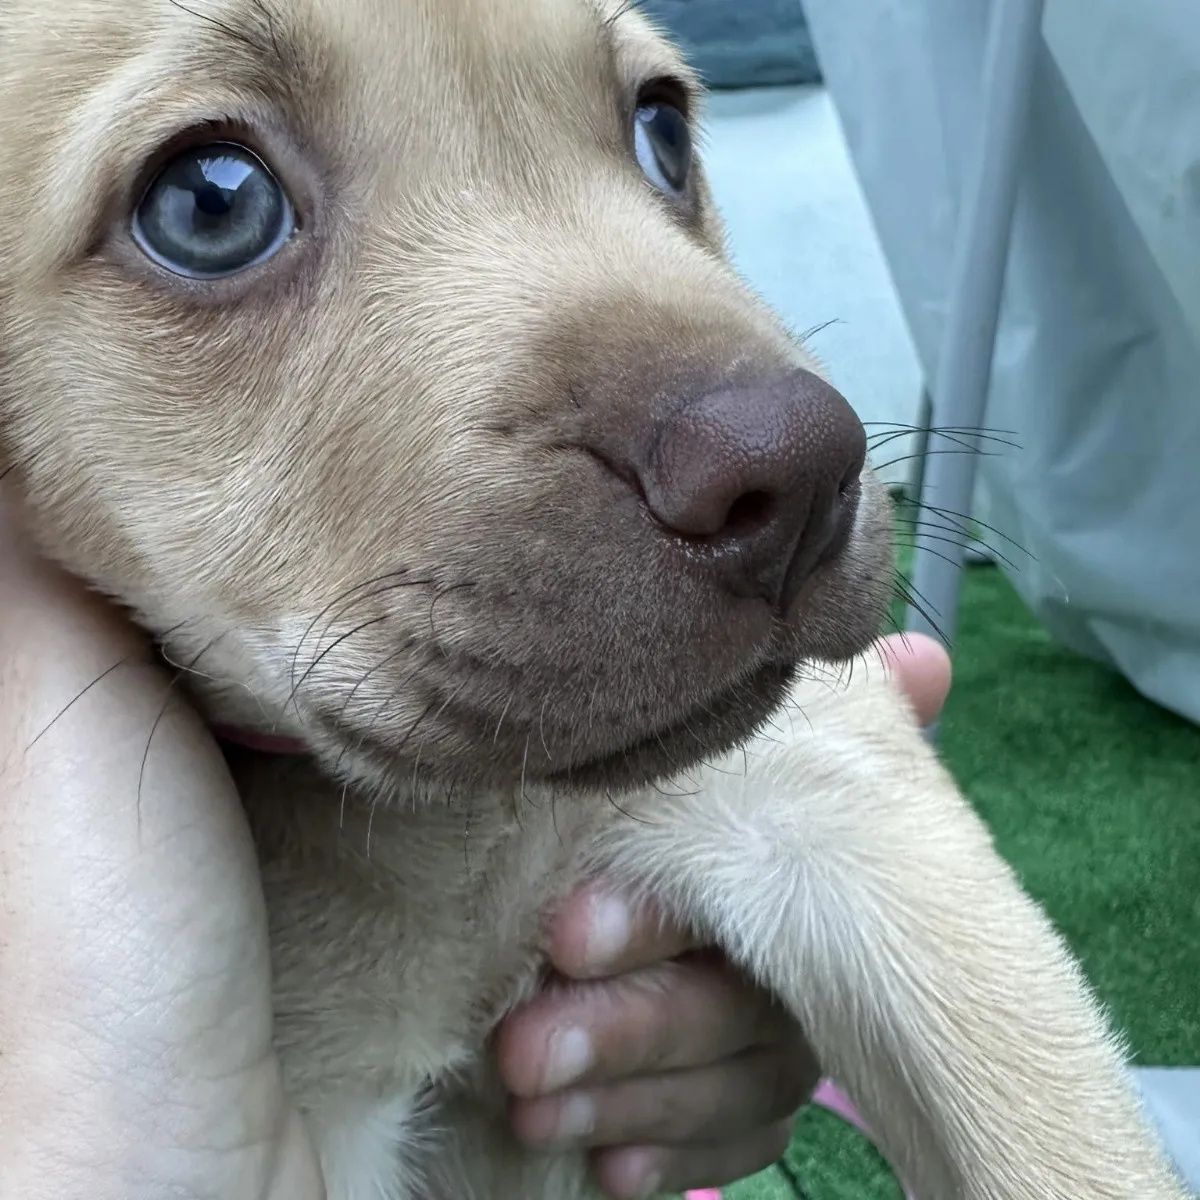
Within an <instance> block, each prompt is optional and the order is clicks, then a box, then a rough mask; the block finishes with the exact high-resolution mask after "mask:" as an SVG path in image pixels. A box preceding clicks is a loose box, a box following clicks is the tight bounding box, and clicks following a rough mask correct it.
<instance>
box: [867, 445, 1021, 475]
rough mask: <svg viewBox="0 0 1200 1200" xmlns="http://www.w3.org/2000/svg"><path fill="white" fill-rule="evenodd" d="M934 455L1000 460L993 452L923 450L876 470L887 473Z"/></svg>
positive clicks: (889, 461)
mask: <svg viewBox="0 0 1200 1200" xmlns="http://www.w3.org/2000/svg"><path fill="white" fill-rule="evenodd" d="M933 454H973V455H975V457H976V458H999V457H1000V456H999V455H998V454H995V453H994V452H993V451H991V450H974V449H972V450H922V451H921V452H920V453H919V454H903V455H901V456H900V457H899V458H890V459H888V461H887V462H885V463H880V464H879V465H878V466H877V467H876V468H875V470H876V471H886V470H887V469H888V467H895V466H899V465H900V463H905V462H912V460H913V459H916V458H928V457H930V455H933Z"/></svg>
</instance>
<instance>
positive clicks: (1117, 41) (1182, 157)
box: [804, 0, 1200, 721]
mask: <svg viewBox="0 0 1200 1200" xmlns="http://www.w3.org/2000/svg"><path fill="white" fill-rule="evenodd" d="M992 2H993V3H1002V0H992ZM804 6H805V10H806V12H807V14H808V18H809V23H810V27H811V30H812V34H813V37H814V40H815V43H816V47H817V52H818V54H819V56H820V59H821V65H822V68H823V70H824V73H825V77H826V81H827V83H828V86H829V88H830V90H831V92H832V95H833V98H834V101H835V103H836V105H837V108H838V111H839V114H840V116H841V119H842V122H843V125H844V127H845V131H846V134H847V138H848V141H849V144H850V149H851V154H852V156H853V158H854V161H855V166H856V169H857V171H858V173H859V176H860V179H861V181H862V184H863V188H864V191H865V193H866V196H867V201H868V204H869V206H870V208H871V212H872V216H873V218H874V221H875V223H876V226H877V229H878V232H879V235H880V240H881V242H882V244H883V248H884V252H885V255H886V257H887V260H888V263H889V267H890V269H891V272H892V275H893V278H894V281H895V283H896V287H897V290H898V292H899V294H900V298H901V303H902V305H903V307H904V310H905V314H906V317H907V320H908V323H909V326H910V328H911V331H912V334H913V338H914V340H915V342H916V345H917V349H918V353H919V355H920V357H921V358H922V360H923V365H924V368H925V371H926V376H927V378H932V375H933V370H932V368H933V365H934V363H935V361H936V356H937V354H938V349H939V346H940V344H941V333H942V327H943V324H944V318H945V308H946V305H945V292H946V280H947V274H948V269H949V261H950V252H951V246H952V244H953V238H954V231H955V226H956V219H957V198H958V196H959V190H960V181H961V179H962V175H963V170H964V163H965V160H966V158H967V151H968V149H969V147H970V146H971V143H972V139H973V138H974V137H975V127H976V117H977V111H978V109H977V105H978V99H979V84H980V65H981V61H982V52H983V41H984V37H985V32H986V24H987V18H988V12H989V3H988V0H805V5H804ZM1045 35H1046V39H1045V40H1046V45H1045V48H1044V50H1043V52H1042V53H1041V55H1040V61H1039V63H1038V70H1037V75H1036V84H1035V87H1036V91H1035V94H1034V96H1033V98H1032V103H1033V120H1032V128H1031V131H1030V135H1029V141H1028V146H1027V148H1026V155H1025V164H1024V170H1023V176H1022V183H1021V191H1020V197H1019V200H1018V206H1017V215H1016V222H1015V228H1014V236H1013V245H1012V252H1011V257H1010V261H1009V269H1008V277H1007V283H1006V289H1005V301H1004V309H1003V316H1002V321H1001V329H1000V336H999V342H998V346H997V353H996V362H995V367H994V372H993V383H992V393H991V398H990V402H989V412H988V418H987V424H988V425H990V426H995V427H1000V428H1005V429H1011V430H1015V431H1017V434H1018V437H1017V439H1016V440H1017V441H1019V442H1021V443H1022V446H1023V449H1022V450H1021V451H1020V452H1008V453H1005V454H1004V455H1003V456H1001V457H997V458H989V459H986V460H984V462H983V463H982V478H981V484H980V492H981V495H980V497H979V500H978V502H977V512H978V514H979V515H980V516H981V517H982V518H983V520H985V521H987V522H988V524H990V525H993V526H995V527H997V528H998V529H1001V530H1003V531H1004V532H1005V533H1007V534H1008V535H1009V536H1011V537H1012V538H1014V539H1016V540H1017V541H1018V542H1020V543H1021V544H1022V545H1023V546H1024V547H1025V548H1026V549H1027V550H1028V551H1029V552H1030V554H1031V555H1033V556H1034V558H1033V559H1028V558H1022V557H1021V556H1014V557H1015V558H1016V561H1017V563H1018V565H1019V567H1020V570H1019V572H1014V573H1012V579H1013V582H1014V583H1015V585H1016V586H1017V588H1018V590H1019V591H1020V592H1021V593H1022V595H1023V596H1024V598H1025V600H1026V601H1027V602H1028V603H1029V605H1030V606H1031V607H1032V608H1033V610H1034V611H1035V612H1036V613H1037V615H1038V616H1039V617H1040V618H1041V619H1042V620H1043V621H1044V623H1045V624H1046V625H1047V626H1048V627H1049V628H1050V629H1051V631H1052V632H1054V633H1055V634H1056V635H1057V636H1058V637H1060V638H1061V639H1062V640H1063V641H1064V642H1066V643H1068V644H1070V645H1071V646H1073V647H1075V648H1076V649H1078V650H1080V651H1082V652H1084V653H1087V654H1090V655H1093V656H1095V657H1098V658H1102V659H1105V660H1107V661H1109V662H1111V663H1113V664H1114V665H1116V666H1117V667H1118V668H1120V669H1121V670H1122V671H1123V672H1124V673H1125V674H1126V675H1127V677H1128V678H1129V679H1130V680H1131V681H1132V682H1133V683H1134V685H1135V686H1136V687H1138V688H1139V689H1140V690H1141V691H1142V692H1143V693H1144V694H1145V695H1147V696H1149V697H1151V698H1152V699H1154V700H1156V701H1158V702H1159V703H1161V704H1163V705H1166V706H1168V707H1170V708H1173V709H1175V710H1176V711H1178V712H1180V713H1183V714H1185V715H1186V716H1189V717H1191V718H1192V719H1193V720H1197V721H1200V2H1198V0H1136V3H1130V2H1129V0H1050V3H1049V4H1047V15H1046V25H1045ZM931 499H932V501H933V503H936V502H937V500H936V498H932V497H931ZM1000 545H1001V548H1005V549H1007V548H1006V547H1005V546H1004V544H1003V543H1001V544H1000ZM1009 552H1010V553H1011V551H1009Z"/></svg>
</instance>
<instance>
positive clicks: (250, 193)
mask: <svg viewBox="0 0 1200 1200" xmlns="http://www.w3.org/2000/svg"><path fill="white" fill-rule="evenodd" d="M295 231H296V215H295V212H294V211H293V209H292V204H291V201H290V200H289V199H288V197H287V194H286V193H285V192H284V190H283V188H282V187H281V186H280V184H279V181H278V180H277V179H276V178H275V176H274V175H272V174H271V171H270V170H269V168H268V167H267V166H266V164H265V163H264V162H263V161H262V159H260V158H259V157H258V156H257V155H256V154H253V153H252V152H251V151H249V150H247V149H246V148H245V147H244V146H238V145H235V144H233V143H232V142H217V143H214V144H212V145H208V146H195V147H193V148H192V149H190V150H185V151H183V153H182V154H179V155H177V156H176V157H175V158H173V159H172V160H171V161H170V162H169V163H167V165H166V166H165V167H164V168H163V169H162V170H161V171H160V172H159V174H158V175H157V176H156V178H155V179H154V181H153V182H152V183H151V184H150V186H149V187H148V188H147V189H146V194H145V196H143V197H142V202H141V203H140V204H139V205H138V208H137V211H136V212H135V213H134V216H133V237H134V240H135V241H136V242H137V244H138V245H139V246H140V247H141V248H142V250H143V251H144V252H145V253H146V254H147V255H148V256H149V257H150V258H151V259H153V260H154V262H156V263H158V264H159V266H162V267H165V268H166V269H167V270H168V271H173V272H174V273H175V274H176V275H184V276H187V277H188V278H189V279H220V278H222V277H224V276H226V275H236V274H237V273H238V272H239V271H244V270H246V269H247V268H249V267H253V266H257V265H258V264H259V263H262V262H265V261H266V260H267V259H269V258H271V257H272V256H273V255H274V254H276V253H278V251H279V250H280V249H281V248H282V247H283V246H284V245H285V244H286V243H287V241H288V239H289V238H290V237H291V236H292V234H293V233H295Z"/></svg>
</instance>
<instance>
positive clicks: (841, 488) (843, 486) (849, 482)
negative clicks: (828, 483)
mask: <svg viewBox="0 0 1200 1200" xmlns="http://www.w3.org/2000/svg"><path fill="white" fill-rule="evenodd" d="M860 474H862V468H861V467H859V466H853V467H851V468H850V470H849V471H847V472H846V474H845V475H843V476H842V482H841V483H839V484H838V495H839V496H840V497H841V498H842V499H843V500H845V499H847V497H849V496H850V495H851V493H853V492H854V490H855V489H856V488H857V487H858V477H859V475H860Z"/></svg>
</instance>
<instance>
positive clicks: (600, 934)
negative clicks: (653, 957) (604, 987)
mask: <svg viewBox="0 0 1200 1200" xmlns="http://www.w3.org/2000/svg"><path fill="white" fill-rule="evenodd" d="M632 936H633V914H632V913H631V912H630V911H629V905H628V903H626V901H625V900H624V899H622V898H621V897H620V896H611V895H599V896H597V897H596V898H595V899H594V900H593V901H592V911H591V922H590V923H589V925H588V933H587V943H586V950H587V967H588V969H589V970H591V971H602V970H603V969H604V968H605V967H607V966H611V965H612V964H613V963H615V962H616V961H617V960H618V959H619V958H620V956H621V955H622V954H623V953H624V952H625V950H626V949H627V947H628V946H629V941H630V938H631V937H632Z"/></svg>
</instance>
